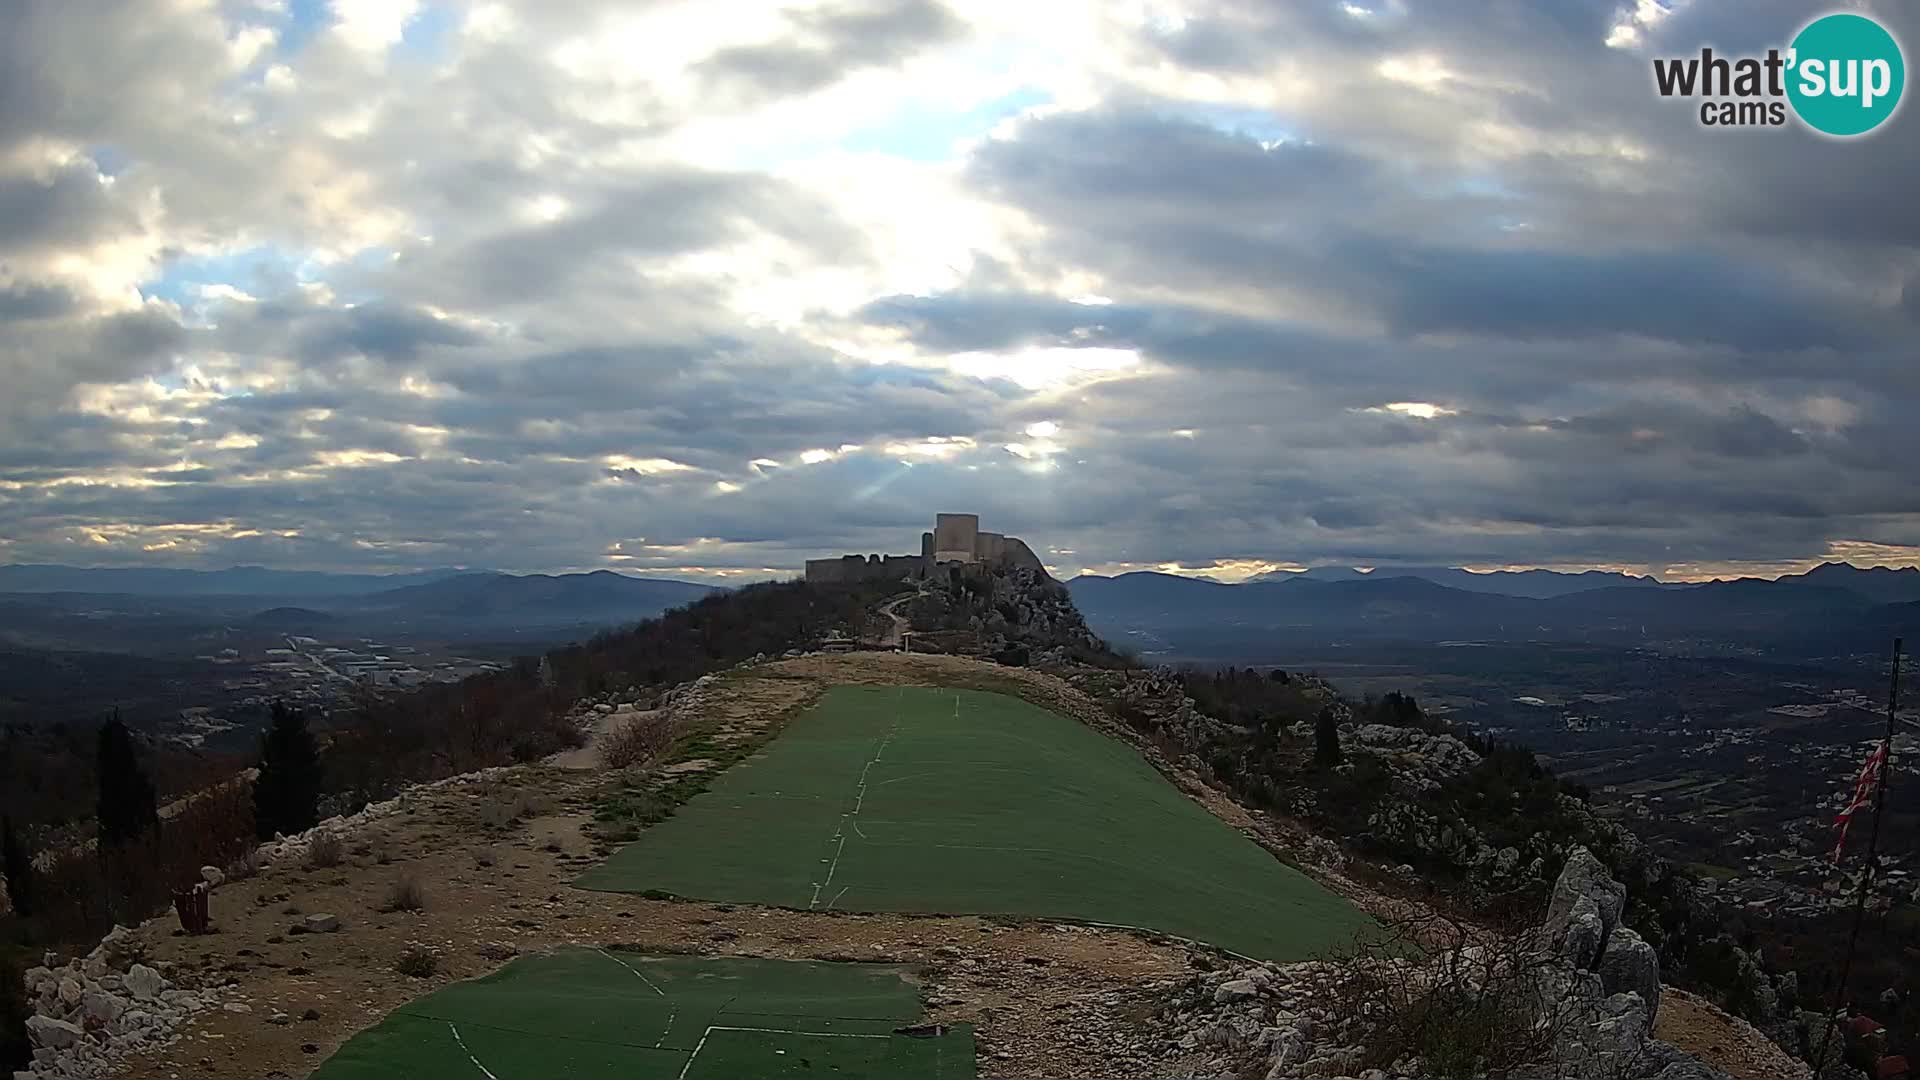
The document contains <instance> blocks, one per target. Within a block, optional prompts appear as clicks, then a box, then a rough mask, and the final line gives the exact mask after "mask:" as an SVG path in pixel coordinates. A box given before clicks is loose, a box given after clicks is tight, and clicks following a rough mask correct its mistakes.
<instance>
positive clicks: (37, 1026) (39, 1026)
mask: <svg viewBox="0 0 1920 1080" xmlns="http://www.w3.org/2000/svg"><path fill="white" fill-rule="evenodd" d="M27 1033H28V1034H30V1035H32V1036H33V1042H34V1045H36V1046H42V1047H46V1048H47V1049H50V1050H63V1049H65V1048H67V1047H69V1046H72V1045H73V1044H74V1043H77V1042H79V1041H80V1037H81V1036H82V1035H85V1034H86V1032H84V1031H82V1030H80V1029H79V1028H77V1027H75V1026H74V1025H72V1024H69V1023H67V1022H66V1021H65V1020H55V1019H53V1018H52V1017H48V1016H29V1017H27Z"/></svg>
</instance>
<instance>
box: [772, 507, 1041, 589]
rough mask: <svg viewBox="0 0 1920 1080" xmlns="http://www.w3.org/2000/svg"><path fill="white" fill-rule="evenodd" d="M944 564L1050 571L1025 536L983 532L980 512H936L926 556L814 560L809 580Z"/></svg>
mask: <svg viewBox="0 0 1920 1080" xmlns="http://www.w3.org/2000/svg"><path fill="white" fill-rule="evenodd" d="M941 567H947V568H956V569H957V568H967V567H1005V568H1022V567H1024V568H1026V569H1029V570H1033V571H1035V572H1036V573H1038V574H1039V575H1040V576H1041V577H1045V576H1046V574H1047V570H1046V567H1045V566H1043V565H1041V562H1040V557H1039V556H1038V555H1035V554H1034V553H1033V549H1032V548H1030V547H1028V546H1027V545H1026V542H1025V541H1023V540H1021V539H1020V538H1019V537H1017V536H1003V535H1001V534H1000V533H991V532H981V531H980V515H978V514H936V515H935V516H934V519H933V531H932V532H923V533H921V534H920V554H918V555H842V556H840V557H839V558H837V559H808V560H807V580H808V581H810V582H813V583H815V584H821V583H847V582H856V581H900V580H904V579H907V578H924V577H927V576H928V575H929V574H931V573H932V572H933V571H934V570H936V569H938V568H941Z"/></svg>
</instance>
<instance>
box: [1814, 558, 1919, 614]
mask: <svg viewBox="0 0 1920 1080" xmlns="http://www.w3.org/2000/svg"><path fill="white" fill-rule="evenodd" d="M1780 580H1781V581H1782V582H1794V583H1798V584H1803V585H1819V586H1825V587H1828V588H1836V589H1848V590H1851V591H1853V592H1856V593H1859V594H1860V595H1861V596H1864V597H1866V598H1867V599H1869V600H1872V601H1874V602H1875V603H1880V604H1907V603H1913V602H1915V601H1920V568H1915V567H1911V566H1903V567H1901V568H1900V569H1898V570H1896V569H1894V568H1892V567H1889V566H1871V567H1862V566H1851V565H1849V564H1847V563H1834V562H1830V563H1821V564H1820V565H1819V566H1816V567H1814V568H1813V569H1811V570H1809V571H1807V572H1806V573H1804V574H1792V575H1789V576H1787V577H1783V578H1781V579H1780Z"/></svg>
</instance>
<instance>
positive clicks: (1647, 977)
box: [1596, 926, 1660, 1020]
mask: <svg viewBox="0 0 1920 1080" xmlns="http://www.w3.org/2000/svg"><path fill="white" fill-rule="evenodd" d="M1596 970H1597V971H1599V973H1600V984H1601V985H1602V986H1603V987H1605V988H1606V992H1607V993H1609V994H1622V993H1629V992H1630V993H1635V994H1639V995H1640V1000H1641V1001H1642V1002H1643V1003H1645V1005H1646V1007H1647V1018H1648V1019H1649V1020H1651V1019H1652V1018H1653V1017H1655V1016H1656V1015H1658V1014H1659V1012H1660V958H1659V955H1658V954H1656V953H1655V952H1654V951H1653V946H1652V945H1649V944H1647V942H1646V939H1645V938H1642V937H1641V936H1640V935H1639V934H1637V933H1635V932H1634V931H1632V930H1629V929H1628V928H1626V927H1624V926H1622V927H1620V928H1618V929H1616V930H1615V931H1614V932H1613V934H1612V936H1610V937H1608V938H1607V947H1606V950H1605V951H1604V952H1602V953H1601V954H1600V961H1599V964H1598V965H1597V967H1596Z"/></svg>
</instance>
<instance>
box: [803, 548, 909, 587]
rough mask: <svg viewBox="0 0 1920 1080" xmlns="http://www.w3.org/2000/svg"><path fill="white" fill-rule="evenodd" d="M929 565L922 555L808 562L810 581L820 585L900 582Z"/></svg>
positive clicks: (857, 556) (869, 556)
mask: <svg viewBox="0 0 1920 1080" xmlns="http://www.w3.org/2000/svg"><path fill="white" fill-rule="evenodd" d="M925 565H926V564H925V562H923V561H922V560H921V558H920V556H918V555H842V556H840V557H839V558H837V559H808V560H807V580H808V581H810V582H812V583H814V584H816V585H821V584H830V585H848V584H853V583H855V582H861V581H900V580H903V579H905V578H910V577H913V576H915V575H916V574H919V573H920V572H921V568H922V567H923V566H925Z"/></svg>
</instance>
